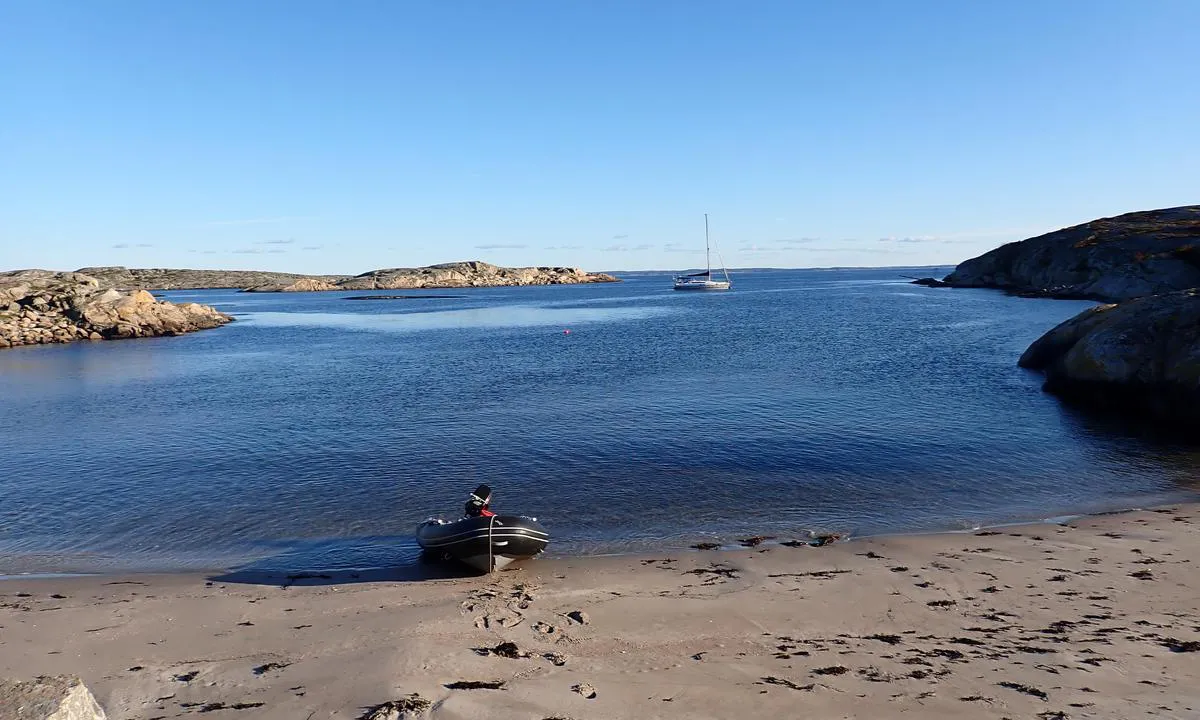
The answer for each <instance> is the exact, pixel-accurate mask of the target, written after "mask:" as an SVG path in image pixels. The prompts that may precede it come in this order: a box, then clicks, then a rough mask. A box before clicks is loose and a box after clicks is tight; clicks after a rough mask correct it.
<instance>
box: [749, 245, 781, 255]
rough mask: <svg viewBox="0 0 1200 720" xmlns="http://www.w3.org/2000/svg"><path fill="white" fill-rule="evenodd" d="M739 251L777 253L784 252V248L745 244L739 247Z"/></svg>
mask: <svg viewBox="0 0 1200 720" xmlns="http://www.w3.org/2000/svg"><path fill="white" fill-rule="evenodd" d="M738 252H744V253H777V252H783V248H777V247H763V246H762V245H743V246H742V247H740V248H738Z"/></svg>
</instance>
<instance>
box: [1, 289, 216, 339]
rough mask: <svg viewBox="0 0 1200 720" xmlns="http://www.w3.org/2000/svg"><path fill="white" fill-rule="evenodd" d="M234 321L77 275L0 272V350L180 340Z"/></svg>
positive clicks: (201, 307) (209, 310) (201, 308)
mask: <svg viewBox="0 0 1200 720" xmlns="http://www.w3.org/2000/svg"><path fill="white" fill-rule="evenodd" d="M232 320H233V318H232V317H230V316H229V315H226V314H224V313H221V312H218V311H217V310H215V309H213V308H211V307H208V306H206V305H198V304H196V303H187V304H185V305H176V304H174V303H169V302H165V301H160V300H158V299H156V298H155V297H154V296H153V295H151V294H150V293H148V292H146V291H145V290H137V291H134V292H132V293H123V292H120V291H118V290H115V289H113V288H104V287H103V286H102V284H101V283H100V281H99V280H97V279H96V278H93V277H91V276H88V275H83V274H81V273H46V272H44V271H19V272H16V273H0V348H9V347H15V346H18V345H39V344H47V343H64V342H73V341H75V340H88V339H92V340H94V339H112V338H132V337H152V336H156V335H180V334H183V333H188V332H193V331H195V330H204V329H207V328H214V327H218V326H220V325H224V324H225V323H227V322H230V321H232Z"/></svg>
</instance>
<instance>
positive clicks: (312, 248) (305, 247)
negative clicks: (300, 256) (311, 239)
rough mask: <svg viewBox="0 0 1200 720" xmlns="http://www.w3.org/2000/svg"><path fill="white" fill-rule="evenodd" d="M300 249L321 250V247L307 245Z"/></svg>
mask: <svg viewBox="0 0 1200 720" xmlns="http://www.w3.org/2000/svg"><path fill="white" fill-rule="evenodd" d="M300 249H301V250H320V249H321V246H320V245H305V246H304V247H302V248H300Z"/></svg>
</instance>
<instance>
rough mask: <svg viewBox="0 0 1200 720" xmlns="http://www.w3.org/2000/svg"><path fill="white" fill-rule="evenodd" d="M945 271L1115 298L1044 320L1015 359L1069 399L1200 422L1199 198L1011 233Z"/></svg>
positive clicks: (1053, 292) (1024, 291)
mask: <svg viewBox="0 0 1200 720" xmlns="http://www.w3.org/2000/svg"><path fill="white" fill-rule="evenodd" d="M944 283H945V284H946V285H949V286H952V287H983V288H996V289H1000V290H1004V291H1007V292H1013V293H1017V294H1020V295H1024V296H1032V297H1051V298H1078V299H1090V300H1101V301H1108V302H1107V304H1103V305H1098V306H1096V307H1093V308H1090V309H1088V310H1085V311H1084V312H1082V313H1080V314H1078V315H1076V316H1075V317H1073V318H1071V319H1070V320H1067V321H1066V322H1064V323H1062V324H1060V325H1059V326H1058V327H1055V328H1053V329H1052V330H1050V331H1049V332H1047V333H1046V334H1045V335H1043V336H1042V337H1041V338H1040V339H1038V340H1037V341H1036V342H1034V343H1033V345H1031V346H1030V347H1029V349H1028V350H1026V351H1025V353H1024V354H1023V355H1022V356H1021V358H1020V360H1019V361H1018V364H1019V365H1020V366H1021V367H1024V368H1029V369H1032V370H1039V371H1042V372H1044V373H1045V376H1046V382H1045V384H1044V386H1043V387H1044V389H1045V390H1046V391H1047V392H1051V393H1054V394H1055V395H1057V396H1059V397H1061V398H1063V399H1064V400H1067V401H1070V402H1072V403H1075V404H1080V405H1086V406H1089V407H1094V408H1103V409H1108V410H1117V411H1121V412H1125V413H1128V414H1131V415H1132V416H1135V417H1141V418H1147V419H1153V420H1164V421H1170V422H1176V421H1183V422H1185V423H1187V426H1189V427H1192V428H1200V423H1198V422H1197V421H1198V420H1200V290H1197V288H1200V205H1188V206H1183V207H1176V208H1166V209H1161V210H1149V211H1145V212H1134V213H1127V214H1125V215H1119V216H1117V217H1112V218H1102V219H1099V220H1093V221H1091V222H1088V223H1084V224H1082V225H1076V226H1074V227H1069V228H1066V229H1063V230H1057V231H1055V232H1051V233H1047V234H1045V235H1040V236H1038V237H1034V238H1030V239H1028V240H1021V241H1019V242H1014V243H1009V244H1007V245H1004V246H1001V247H999V248H996V249H995V250H992V251H991V252H988V253H985V254H983V255H981V256H979V257H977V258H973V259H971V260H967V261H966V262H964V263H962V264H961V265H959V266H958V267H957V268H956V269H955V270H954V272H952V273H950V275H948V276H946V278H945V281H944Z"/></svg>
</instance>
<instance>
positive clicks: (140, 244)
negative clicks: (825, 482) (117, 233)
mask: <svg viewBox="0 0 1200 720" xmlns="http://www.w3.org/2000/svg"><path fill="white" fill-rule="evenodd" d="M134 247H154V246H153V245H151V244H150V243H138V244H137V245H134Z"/></svg>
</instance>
